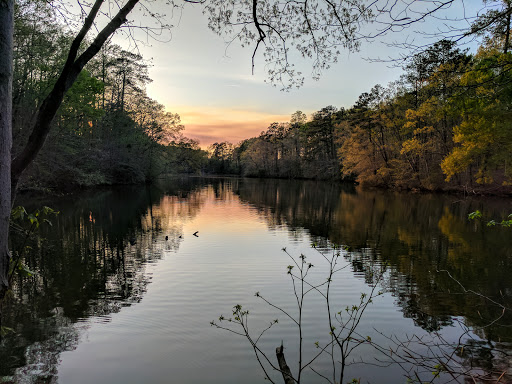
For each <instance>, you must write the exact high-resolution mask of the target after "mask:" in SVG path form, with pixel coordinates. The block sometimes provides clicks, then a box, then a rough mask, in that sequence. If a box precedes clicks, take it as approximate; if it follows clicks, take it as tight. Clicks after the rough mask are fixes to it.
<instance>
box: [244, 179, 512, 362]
mask: <svg viewBox="0 0 512 384" xmlns="http://www.w3.org/2000/svg"><path fill="white" fill-rule="evenodd" d="M261 184H264V185H263V188H260V185H259V183H258V182H247V183H244V185H243V186H242V187H241V188H240V192H239V193H240V196H241V199H242V200H244V201H247V202H249V203H250V204H252V205H254V206H255V207H256V208H257V209H258V210H259V212H261V214H262V215H263V216H264V217H265V218H266V220H267V221H268V225H269V226H270V227H272V226H274V225H276V224H279V225H287V226H288V227H289V228H290V230H291V231H294V230H295V229H296V228H297V227H304V228H305V229H306V230H308V231H309V232H310V234H311V237H312V239H316V238H318V237H323V238H324V239H326V240H328V241H329V242H331V243H334V244H345V245H348V246H350V247H351V251H352V252H350V255H351V256H350V257H351V260H350V261H351V263H352V267H353V270H354V273H355V274H356V275H361V274H364V273H365V271H367V270H368V267H369V266H370V265H372V263H375V262H378V263H387V264H388V265H389V266H390V274H389V276H388V278H387V279H386V281H385V283H384V285H385V286H386V288H387V289H388V290H389V291H390V292H391V293H392V294H393V295H394V296H395V297H396V304H397V305H398V306H399V307H401V310H402V312H403V314H404V316H405V317H408V318H411V319H413V321H414V323H415V324H416V325H418V326H420V327H422V328H423V329H425V330H427V331H437V330H440V329H441V328H443V327H445V326H448V325H450V324H452V318H453V316H463V317H464V318H465V322H466V324H467V325H468V326H471V327H474V328H475V330H476V329H477V328H478V329H479V330H480V331H479V332H480V334H479V336H480V337H481V338H482V339H484V340H485V339H489V340H492V341H493V343H494V344H497V342H499V341H501V342H502V345H503V342H505V341H507V342H511V341H512V332H511V328H510V327H509V326H508V325H509V324H512V316H511V315H510V311H508V312H507V313H506V315H505V316H503V317H502V318H501V319H500V320H499V321H497V322H496V323H493V324H492V325H491V326H487V327H484V328H481V327H483V326H484V325H488V324H489V323H490V322H491V321H492V320H495V319H498V318H499V317H500V315H501V312H502V308H500V307H498V306H496V305H493V304H492V303H491V302H489V301H488V300H486V299H485V298H484V297H481V296H478V295H472V294H464V293H463V291H462V289H461V287H460V286H459V284H458V283H457V281H458V282H460V283H461V284H462V285H463V286H464V287H465V288H466V289H472V290H475V291H477V292H480V293H481V294H483V295H484V296H487V297H489V298H492V299H494V300H496V301H498V302H500V303H502V304H503V305H505V306H507V307H508V308H511V307H512V291H511V289H510V286H509V283H508V282H509V280H510V278H509V276H510V273H511V272H512V258H510V250H509V249H510V244H509V243H508V242H507V240H506V239H507V238H509V237H510V235H509V234H508V233H506V231H507V229H503V228H492V229H489V228H486V227H485V226H483V225H480V224H478V223H471V222H468V220H467V215H468V213H469V212H471V211H474V210H475V209H482V208H481V206H482V205H485V207H486V211H487V212H490V214H491V215H493V216H494V217H498V218H499V217H500V216H502V215H504V214H508V210H509V209H508V208H507V206H506V204H505V203H504V202H503V201H500V200H491V199H486V200H482V201H460V202H457V203H454V202H453V201H454V200H455V199H454V198H452V197H450V196H439V195H414V194H399V193H392V192H383V191H358V192H357V193H354V192H353V191H350V190H348V191H347V190H343V189H342V188H341V187H340V186H337V185H332V184H327V183H325V184H324V183H316V184H315V183H310V184H308V183H294V182H288V181H286V182H285V181H271V182H268V183H261ZM442 270H447V271H450V273H451V274H452V276H453V277H454V278H455V280H457V281H455V280H454V279H452V278H451V277H450V276H449V275H448V274H447V273H443V272H438V271H442ZM473 363H474V362H473Z"/></svg>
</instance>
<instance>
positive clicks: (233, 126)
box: [179, 107, 290, 149]
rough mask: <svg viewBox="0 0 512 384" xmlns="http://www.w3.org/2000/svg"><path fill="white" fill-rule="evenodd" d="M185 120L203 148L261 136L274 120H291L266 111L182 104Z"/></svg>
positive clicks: (186, 127)
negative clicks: (222, 142)
mask: <svg viewBox="0 0 512 384" xmlns="http://www.w3.org/2000/svg"><path fill="white" fill-rule="evenodd" d="M179 114H180V116H181V122H182V123H183V124H184V125H185V131H184V134H185V136H187V137H189V138H191V139H195V140H199V145H200V146H201V148H203V149H206V148H207V147H208V146H209V145H211V144H213V143H215V142H220V141H228V142H230V143H233V144H237V143H239V142H240V141H242V140H244V139H247V138H250V137H254V136H258V135H259V134H260V132H261V131H265V130H266V129H267V128H268V127H269V125H270V124H271V123H273V122H279V123H281V122H288V121H289V120H290V116H289V115H272V114H266V113H262V112H254V111H244V110H233V109H230V108H210V109H204V108H203V109H198V108H193V107H192V108H191V107H188V108H187V107H183V108H180V111H179Z"/></svg>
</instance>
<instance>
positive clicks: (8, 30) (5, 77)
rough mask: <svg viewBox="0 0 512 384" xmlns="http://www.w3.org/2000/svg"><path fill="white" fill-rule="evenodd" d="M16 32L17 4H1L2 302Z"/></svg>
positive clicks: (3, 1) (6, 262)
mask: <svg viewBox="0 0 512 384" xmlns="http://www.w3.org/2000/svg"><path fill="white" fill-rule="evenodd" d="M13 31H14V0H0V300H1V299H2V298H3V296H4V294H5V291H6V289H7V288H8V286H9V282H8V276H7V274H8V271H9V259H10V254H9V247H8V242H7V240H8V234H9V218H10V215H11V177H10V176H11V147H12V76H13V64H12V50H13ZM0 315H1V312H0Z"/></svg>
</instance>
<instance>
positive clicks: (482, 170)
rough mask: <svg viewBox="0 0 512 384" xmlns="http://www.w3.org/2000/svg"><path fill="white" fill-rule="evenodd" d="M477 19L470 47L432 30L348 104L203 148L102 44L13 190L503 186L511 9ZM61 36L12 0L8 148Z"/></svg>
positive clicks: (58, 54)
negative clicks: (322, 183) (224, 177)
mask: <svg viewBox="0 0 512 384" xmlns="http://www.w3.org/2000/svg"><path fill="white" fill-rule="evenodd" d="M34 4H37V11H35V10H34V6H35V5H34ZM486 17H487V19H486ZM479 22H480V24H482V25H484V26H485V28H484V27H482V28H481V30H480V31H476V32H475V33H480V34H482V35H483V38H482V39H481V41H482V43H481V45H480V46H479V47H478V49H477V51H476V53H474V54H471V53H469V50H468V49H467V48H461V47H458V46H457V44H456V43H455V42H453V41H449V40H440V41H438V42H437V43H435V44H434V45H432V46H430V47H429V48H427V49H425V50H423V51H421V52H419V53H417V54H415V55H412V56H410V57H409V58H408V59H407V61H406V62H405V64H403V70H404V71H403V75H402V76H401V77H400V78H399V79H397V80H396V81H394V82H392V83H390V84H388V85H386V86H382V85H379V84H377V85H375V86H374V87H373V88H372V89H371V90H369V91H368V92H364V93H362V94H361V95H360V96H359V98H358V99H357V100H356V101H355V102H354V104H353V106H351V107H349V108H345V107H339V108H337V107H334V106H326V107H324V108H322V109H321V110H319V111H317V112H314V113H313V114H311V116H309V117H308V116H307V115H306V114H304V113H303V112H300V111H297V112H295V113H294V114H293V115H292V116H291V118H290V121H289V122H275V123H272V124H271V125H270V126H269V127H265V128H264V129H263V131H262V132H261V134H260V135H259V136H258V137H253V138H249V139H246V140H244V141H242V142H240V143H236V144H233V143H229V142H218V143H215V144H213V145H211V146H210V147H209V148H208V150H207V151H205V150H202V149H201V148H200V147H199V143H198V142H197V141H194V140H191V139H188V138H187V137H186V136H185V135H184V132H183V131H184V128H185V127H184V126H183V125H182V124H181V122H180V116H179V115H178V114H177V113H171V112H168V111H166V110H165V107H164V106H163V105H161V104H159V103H158V101H156V100H153V99H151V98H150V97H148V95H147V94H146V91H145V86H146V85H147V84H148V83H149V82H151V78H150V77H149V69H150V63H149V62H147V61H146V60H145V59H144V58H143V57H142V56H140V55H138V54H135V53H133V52H129V51H126V50H124V49H123V48H121V47H120V46H118V45H115V44H113V43H109V44H106V45H105V46H104V47H102V49H101V51H100V53H99V54H98V55H97V56H96V57H95V58H93V60H91V62H90V63H89V64H88V65H87V66H86V67H85V69H84V70H83V71H82V72H81V73H80V75H79V76H78V78H77V80H76V82H75V84H74V85H73V86H72V87H71V89H70V90H69V91H68V93H67V94H66V96H65V98H64V100H63V103H62V105H61V107H60V108H59V110H58V113H57V116H56V118H55V119H54V121H53V128H52V129H51V131H50V134H49V135H50V140H47V143H46V145H45V146H44V147H43V150H42V151H41V153H40V154H39V156H38V157H37V159H36V161H35V162H34V163H33V164H32V165H31V166H30V167H29V169H28V171H27V172H26V173H25V175H24V177H23V179H22V181H21V184H20V189H36V190H50V191H51V190H53V191H55V190H59V191H67V190H72V189H76V188H81V187H88V186H93V185H113V184H133V183H151V182H152V181H153V180H154V179H155V178H157V177H159V176H160V175H163V174H167V175H168V174H181V173H186V174H195V175H204V174H231V175H241V176H248V177H277V178H302V179H322V180H346V181H352V182H354V181H355V182H358V183H361V184H364V185H370V186H378V187H385V188H397V189H413V190H416V189H418V190H450V189H451V190H453V189H455V190H465V191H475V190H478V191H480V192H482V191H501V192H503V191H509V186H510V181H511V176H512V172H511V170H510V162H511V154H512V133H511V131H510V129H509V126H510V124H511V119H512V116H511V113H510V105H511V98H512V85H511V79H512V78H511V73H510V70H511V68H512V54H511V53H510V52H509V51H510V41H509V40H510V37H509V30H510V20H509V19H507V18H504V17H501V16H500V17H496V15H493V14H492V13H491V14H489V15H487V16H482V18H481V20H480V21H479ZM478 26H479V24H478V23H476V24H475V26H474V29H475V28H478ZM71 41H72V36H70V35H69V34H67V33H66V32H65V29H64V27H63V25H62V24H61V23H59V22H58V21H57V19H56V18H55V14H54V12H53V10H52V9H51V7H50V6H49V5H47V4H46V3H31V2H27V3H24V2H20V3H17V7H16V15H15V34H14V79H13V154H14V155H16V154H17V153H18V152H19V151H20V150H21V149H22V147H23V145H24V143H25V142H26V141H27V137H28V135H29V133H30V132H28V129H27V127H30V126H31V121H32V120H33V119H34V116H35V115H36V112H37V109H38V106H39V104H40V100H41V99H42V98H44V97H45V95H46V94H47V93H48V90H49V89H50V88H51V87H52V86H53V84H54V82H55V79H56V77H57V75H58V73H59V71H60V68H62V65H63V63H64V61H65V60H66V57H65V55H64V53H63V51H62V49H60V47H63V46H68V45H69V44H70V42H71ZM340 92H342V91H341V90H340Z"/></svg>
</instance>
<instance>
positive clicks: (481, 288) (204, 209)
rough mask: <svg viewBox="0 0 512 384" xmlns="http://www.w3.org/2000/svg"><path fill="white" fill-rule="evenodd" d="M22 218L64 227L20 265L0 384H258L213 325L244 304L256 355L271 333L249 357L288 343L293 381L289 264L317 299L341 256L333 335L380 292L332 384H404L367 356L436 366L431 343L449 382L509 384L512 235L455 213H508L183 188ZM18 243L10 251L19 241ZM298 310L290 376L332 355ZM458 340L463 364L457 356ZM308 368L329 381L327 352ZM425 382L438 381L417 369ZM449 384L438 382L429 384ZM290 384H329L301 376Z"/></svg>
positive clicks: (437, 201)
mask: <svg viewBox="0 0 512 384" xmlns="http://www.w3.org/2000/svg"><path fill="white" fill-rule="evenodd" d="M20 203H21V204H24V205H25V206H26V207H27V210H30V209H34V208H37V207H40V206H42V205H48V206H50V207H52V208H54V209H56V210H58V211H60V214H59V215H57V216H56V217H54V218H51V221H52V223H53V225H52V226H51V227H50V226H49V225H43V226H42V227H41V229H40V235H39V237H38V238H36V239H31V240H30V241H29V243H30V245H31V247H32V251H31V252H30V254H29V256H27V257H26V265H27V266H28V267H29V269H30V270H32V271H35V272H36V275H35V276H33V277H31V278H28V279H25V280H22V279H17V281H16V284H15V287H14V295H13V298H12V300H11V301H10V303H9V304H8V305H7V306H6V307H5V309H4V311H5V313H4V320H3V324H4V325H5V326H7V327H10V328H12V329H13V330H14V332H11V333H9V334H8V335H7V336H6V337H5V338H4V339H3V340H2V343H1V348H0V376H1V377H3V381H0V382H15V383H62V384H68V383H70V384H80V383H84V384H85V383H123V384H128V383H184V384H195V383H203V382H208V383H223V384H230V383H240V382H244V383H263V382H265V380H264V375H263V371H262V370H261V368H260V366H259V365H258V361H257V359H256V358H255V355H254V351H253V349H252V347H251V344H250V343H249V342H248V340H247V339H246V338H245V337H242V336H239V335H236V334H233V333H230V332H229V331H225V330H222V329H218V328H216V327H214V326H211V325H210V322H211V321H215V322H216V323H218V324H221V325H222V324H225V325H226V326H233V325H234V324H233V323H226V322H221V323H219V317H220V316H221V315H223V316H225V317H226V318H229V317H233V315H232V308H233V306H234V305H237V304H240V305H242V306H243V309H249V310H250V313H249V331H250V332H251V334H252V335H253V337H254V340H255V339H256V338H257V337H258V335H259V334H260V333H261V332H262V330H264V329H265V328H266V327H268V326H269V325H270V323H271V322H273V321H274V320H275V319H278V320H279V322H278V323H276V324H274V325H273V326H272V327H271V328H270V329H269V330H268V331H267V332H265V333H264V334H263V336H262V337H261V338H260V339H259V341H258V347H259V348H260V349H261V350H262V351H265V352H266V353H267V355H268V357H269V359H270V360H271V361H272V362H275V348H276V347H278V346H279V345H280V344H281V342H283V344H284V347H285V356H286V359H287V361H288V364H289V365H290V367H291V369H292V371H293V370H295V369H296V367H297V361H298V350H299V345H300V344H299V340H300V339H299V333H298V327H297V326H296V325H295V324H294V323H293V321H292V320H290V319H289V318H288V317H287V315H286V314H285V313H284V312H283V311H285V312H286V313H288V314H290V315H292V316H294V317H297V316H298V310H297V301H296V297H295V294H294V285H293V283H292V281H291V279H290V275H289V274H288V273H287V272H288V266H289V265H295V264H294V260H295V261H297V262H298V263H299V264H298V266H300V265H301V264H300V259H299V256H300V255H304V256H305V257H306V259H305V260H306V264H305V265H306V266H307V265H308V264H309V263H311V264H313V265H314V266H313V267H312V268H310V272H309V271H308V273H309V274H308V277H307V279H308V282H310V284H312V285H315V284H318V285H320V284H322V283H323V282H325V281H327V277H328V276H329V271H330V268H329V263H328V260H330V259H331V258H332V257H333V256H334V255H336V252H339V256H338V259H337V260H338V263H337V265H336V270H338V269H339V270H338V271H337V273H336V274H335V275H334V276H333V278H332V283H331V285H330V296H329V301H330V305H331V310H332V311H333V316H334V313H335V312H338V311H339V312H340V313H341V314H342V316H344V317H343V319H345V320H346V319H347V318H348V317H347V316H348V313H349V312H350V311H351V308H353V307H352V306H353V305H356V306H358V307H359V308H360V307H361V305H360V304H359V303H360V300H361V293H367V294H369V293H370V292H371V290H372V288H373V287H375V288H374V293H377V292H379V293H381V294H380V295H378V296H377V297H375V298H374V299H373V300H372V303H370V304H369V305H368V306H367V307H366V310H365V312H364V314H363V315H362V317H361V319H360V322H359V323H358V325H357V329H356V331H357V334H356V333H354V334H352V337H353V342H357V341H358V340H363V339H364V340H367V341H369V340H371V341H372V343H374V344H375V345H372V343H370V342H365V343H361V345H360V346H359V347H358V348H357V349H355V350H354V351H353V352H352V354H351V355H350V356H349V359H348V361H347V362H350V363H351V364H349V365H348V366H347V368H346V371H345V376H344V382H349V381H351V380H352V379H353V378H355V379H361V382H373V383H375V382H377V383H399V382H403V383H405V382H406V375H405V372H404V370H403V369H402V368H401V367H400V366H399V365H397V364H391V365H390V364H389V363H390V361H389V356H387V357H386V356H385V355H386V354H385V353H384V352H383V351H379V350H378V348H376V346H377V347H378V346H380V347H381V348H382V349H384V350H389V348H390V347H393V345H396V344H394V342H393V340H400V342H401V343H402V346H403V343H405V342H406V341H407V340H409V341H411V344H410V345H411V350H412V352H411V353H413V352H414V353H416V352H417V353H422V354H423V355H426V354H429V353H433V351H432V350H430V349H429V346H430V344H428V342H427V341H426V340H434V341H435V340H442V342H439V343H438V344H442V346H441V347H440V348H441V349H440V350H441V351H442V353H451V354H452V355H451V356H452V358H451V359H450V361H451V362H453V363H454V364H458V365H460V370H461V371H464V370H468V369H470V368H471V372H473V373H472V374H475V375H476V374H481V375H483V374H489V375H490V376H492V377H494V378H495V381H496V379H497V378H498V377H499V375H500V372H504V371H505V370H506V369H509V371H510V368H509V366H510V365H512V364H510V362H509V360H508V359H509V357H508V356H507V355H506V354H507V353H510V352H512V328H511V327H510V324H512V321H511V317H512V316H511V314H510V310H509V309H508V308H512V284H511V283H510V281H511V280H510V276H511V275H512V247H511V239H512V236H511V233H512V232H511V231H512V229H511V228H503V227H500V226H494V227H488V226H486V225H485V223H484V222H481V221H478V220H477V221H470V220H468V214H469V213H470V212H473V211H475V210H477V209H478V210H480V211H482V212H484V214H485V217H487V218H488V219H495V220H497V221H501V220H502V219H503V218H506V217H507V215H508V214H509V213H512V202H511V199H504V198H490V197H489V198H476V197H461V196H452V195H435V194H412V193H398V192H389V191H372V190H370V191H365V190H362V189H360V188H359V187H355V186H353V185H342V184H331V183H325V182H313V181H288V180H255V179H236V178H232V179H231V178H228V179H222V178H218V179H217V178H212V179H203V178H183V179H168V180H161V181H159V182H158V183H157V185H155V186H152V187H123V188H112V189H102V190H95V191H86V192H83V193H81V194H74V195H70V196H64V197H59V198H55V199H44V200H35V199H29V198H28V197H26V196H25V197H24V196H21V197H20ZM196 232H197V233H196ZM13 241H14V243H15V246H17V247H18V248H19V247H20V246H21V245H20V244H24V243H23V242H24V241H25V240H23V238H19V237H18V238H15V239H14V240H13ZM283 248H284V249H286V252H284V251H283ZM290 256H291V257H290ZM292 257H293V260H292ZM298 266H295V267H294V269H292V271H293V273H298V272H299V269H298ZM306 269H307V270H309V269H308V268H306ZM297 284H298V282H296V285H295V287H296V288H297V287H299V288H300V285H297ZM325 288H326V285H325V284H324V285H322V287H321V288H319V289H321V290H322V289H325ZM256 292H259V293H260V295H261V296H263V297H264V298H265V299H266V300H268V301H270V302H272V303H273V304H275V305H276V306H277V307H279V308H281V309H282V310H283V311H280V310H279V309H276V308H275V307H272V306H269V305H267V304H266V303H265V302H264V301H263V300H262V299H261V298H260V297H256V296H255V293H256ZM295 292H297V291H295ZM299 292H300V289H299ZM299 296H300V294H299ZM367 297H368V296H367ZM363 300H365V299H363ZM347 307H348V311H349V312H347V310H346V309H347ZM302 308H303V309H302V319H301V331H302V340H303V344H302V345H303V351H304V352H303V361H309V360H308V359H311V358H313V357H314V356H315V355H316V354H317V353H318V351H319V348H316V345H315V343H316V342H318V344H319V345H320V347H322V346H325V345H328V344H329V342H330V340H331V335H330V334H329V332H330V328H329V327H330V325H329V322H328V321H327V319H328V313H327V304H326V300H325V298H323V297H322V296H321V295H320V294H318V292H316V291H312V292H310V293H308V294H307V295H306V296H305V299H304V302H303V307H302ZM232 329H234V330H239V329H240V328H236V327H234V328H232ZM340 329H341V328H340V327H338V328H337V329H336V330H335V331H334V332H337V331H339V330H340ZM415 338H418V339H415ZM419 338H421V340H424V341H423V342H422V343H419V344H417V345H413V343H412V341H414V340H419ZM428 338H431V339H428ZM436 338H437V339H436ZM439 338H441V339H439ZM459 338H461V340H462V341H463V342H464V348H462V347H460V346H459V350H456V351H454V350H453V345H456V343H457V341H458V340H459ZM454 343H455V344H454ZM329 351H331V349H330V347H327V349H326V352H329ZM454 352H455V353H454ZM363 362H364V363H363ZM408 364H410V361H409V362H404V364H403V367H404V368H407V366H408ZM433 365H435V364H433ZM312 367H313V368H314V369H315V371H317V372H318V373H320V374H322V375H324V376H327V377H328V378H331V379H332V372H333V368H332V360H331V359H330V358H329V356H328V355H327V354H326V353H324V354H323V355H322V356H320V358H318V360H316V361H315V362H314V363H313V364H312ZM336 369H337V371H336V372H337V373H336V375H338V374H339V368H336ZM436 369H437V368H436ZM436 369H434V371H435V370H436ZM441 371H442V370H441ZM434 373H435V372H434ZM509 373H512V372H509ZM420 375H423V376H422V377H421V379H422V380H427V379H428V380H431V379H433V378H434V375H433V374H432V369H429V368H428V367H426V368H425V369H423V371H422V372H421V373H420ZM493 375H494V376H493ZM506 375H507V373H505V375H504V376H503V378H504V377H507V376H506ZM271 377H272V378H273V380H274V381H275V382H276V383H281V382H282V378H280V377H279V375H276V374H275V373H271ZM336 377H338V376H336ZM449 379H450V377H448V375H446V374H444V373H443V372H440V380H442V381H448V380H449ZM454 380H455V381H460V382H463V381H464V380H463V378H462V377H457V378H455V379H454ZM303 382H308V383H325V382H327V381H326V380H325V379H324V378H322V377H321V376H319V375H317V374H316V373H315V372H313V371H312V370H311V369H307V370H305V372H304V375H303Z"/></svg>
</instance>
